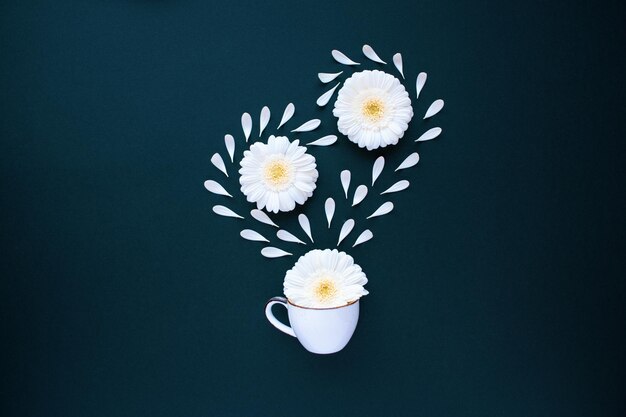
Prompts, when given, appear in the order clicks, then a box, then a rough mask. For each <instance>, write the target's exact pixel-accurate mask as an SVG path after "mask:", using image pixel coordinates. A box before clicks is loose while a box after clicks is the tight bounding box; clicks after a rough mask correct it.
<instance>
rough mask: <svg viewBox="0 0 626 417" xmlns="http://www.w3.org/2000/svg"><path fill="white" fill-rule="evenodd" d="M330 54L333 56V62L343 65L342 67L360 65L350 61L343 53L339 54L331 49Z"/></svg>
mask: <svg viewBox="0 0 626 417" xmlns="http://www.w3.org/2000/svg"><path fill="white" fill-rule="evenodd" d="M331 54H332V55H333V58H335V61H337V62H339V63H340V64H343V65H361V64H359V63H358V62H354V61H353V60H351V59H350V58H348V57H347V56H345V55H344V53H343V52H340V51H338V50H336V49H333V51H332V52H331Z"/></svg>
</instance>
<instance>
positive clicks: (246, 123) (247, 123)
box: [241, 113, 252, 142]
mask: <svg viewBox="0 0 626 417" xmlns="http://www.w3.org/2000/svg"><path fill="white" fill-rule="evenodd" d="M241 128H242V129H243V134H244V136H245V137H246V142H247V141H248V139H249V138H250V133H251V132H252V117H251V116H250V113H244V114H242V115H241Z"/></svg>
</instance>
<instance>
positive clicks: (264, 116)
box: [259, 106, 271, 137]
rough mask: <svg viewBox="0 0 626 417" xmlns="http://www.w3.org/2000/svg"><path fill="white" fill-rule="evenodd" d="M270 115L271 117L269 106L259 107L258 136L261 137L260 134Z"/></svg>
mask: <svg viewBox="0 0 626 417" xmlns="http://www.w3.org/2000/svg"><path fill="white" fill-rule="evenodd" d="M270 117H271V113H270V108H269V107H267V106H264V107H263V108H262V109H261V115H260V116H259V137H261V135H262V134H263V131H264V130H265V127H266V126H267V124H268V123H269V122H270Z"/></svg>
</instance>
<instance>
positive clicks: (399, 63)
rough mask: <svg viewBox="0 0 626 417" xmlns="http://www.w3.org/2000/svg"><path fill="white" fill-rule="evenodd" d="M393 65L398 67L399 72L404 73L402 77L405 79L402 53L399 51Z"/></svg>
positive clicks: (394, 57)
mask: <svg viewBox="0 0 626 417" xmlns="http://www.w3.org/2000/svg"><path fill="white" fill-rule="evenodd" d="M393 65H395V66H396V68H398V72H400V75H402V79H404V72H403V70H402V54H400V53H397V54H395V55H394V56H393Z"/></svg>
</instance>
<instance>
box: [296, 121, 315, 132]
mask: <svg viewBox="0 0 626 417" xmlns="http://www.w3.org/2000/svg"><path fill="white" fill-rule="evenodd" d="M320 124H322V121H321V120H320V119H311V120H309V121H308V122H306V123H303V124H301V125H300V126H299V127H298V128H296V129H294V130H292V132H310V131H311V130H315V129H317V128H318V126H319V125H320Z"/></svg>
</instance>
